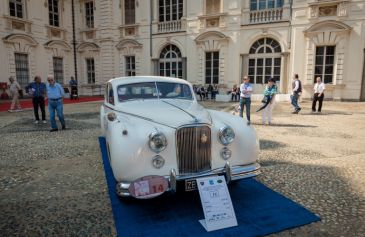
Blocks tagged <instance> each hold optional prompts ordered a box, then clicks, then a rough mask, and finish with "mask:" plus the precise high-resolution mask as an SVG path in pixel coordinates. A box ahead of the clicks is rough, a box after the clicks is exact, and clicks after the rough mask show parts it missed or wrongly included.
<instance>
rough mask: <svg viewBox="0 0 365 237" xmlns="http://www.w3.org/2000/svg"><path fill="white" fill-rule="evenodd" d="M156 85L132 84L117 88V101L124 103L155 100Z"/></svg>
mask: <svg viewBox="0 0 365 237" xmlns="http://www.w3.org/2000/svg"><path fill="white" fill-rule="evenodd" d="M156 91H157V90H156V85H155V83H154V82H142V83H133V84H126V85H120V86H118V89H117V93H118V100H119V101H120V102H124V101H127V100H134V99H156V98H158V95H157V93H156Z"/></svg>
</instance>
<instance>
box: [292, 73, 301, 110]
mask: <svg viewBox="0 0 365 237" xmlns="http://www.w3.org/2000/svg"><path fill="white" fill-rule="evenodd" d="M301 94H302V82H301V81H300V80H299V76H298V74H294V76H293V82H292V94H291V96H290V99H291V104H292V105H293V107H294V111H293V112H292V113H293V114H298V113H299V111H300V110H301V109H302V108H300V106H299V104H298V99H299V96H300V95H301Z"/></svg>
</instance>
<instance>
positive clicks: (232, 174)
mask: <svg viewBox="0 0 365 237" xmlns="http://www.w3.org/2000/svg"><path fill="white" fill-rule="evenodd" d="M260 173H261V172H260V165H259V164H258V163H253V164H249V165H242V166H241V165H237V166H230V165H229V162H227V163H226V165H225V166H224V168H223V169H215V170H211V171H209V172H203V173H199V174H191V175H176V171H175V170H174V169H172V170H171V171H170V175H169V176H165V179H166V180H167V182H168V183H169V189H168V190H167V191H170V192H176V184H177V182H178V181H183V180H186V179H194V178H201V177H205V176H212V175H224V176H225V178H226V181H227V184H228V183H230V182H231V181H235V180H240V179H245V178H250V177H254V176H257V175H259V174H260ZM130 184H131V183H130V182H119V183H117V185H116V192H117V194H118V196H120V197H130V196H131V195H130V193H129V186H130Z"/></svg>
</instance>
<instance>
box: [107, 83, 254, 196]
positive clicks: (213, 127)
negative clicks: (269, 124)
mask: <svg viewBox="0 0 365 237" xmlns="http://www.w3.org/2000/svg"><path fill="white" fill-rule="evenodd" d="M140 83H142V84H140ZM143 83H149V84H148V85H152V84H151V83H154V85H156V91H158V92H157V93H156V91H155V92H154V93H152V94H149V96H151V95H152V96H157V97H158V98H148V99H138V98H136V99H130V100H128V99H126V100H124V99H122V98H127V97H124V95H127V92H128V91H127V90H134V86H135V85H136V88H137V89H136V91H138V90H139V91H143V92H135V93H144V91H145V90H144V89H142V90H141V89H140V86H141V85H144V84H143ZM171 83H176V85H177V86H176V87H178V86H180V87H181V88H182V89H183V90H184V93H185V92H186V94H188V95H189V93H191V99H177V98H171V99H170V98H162V95H163V92H161V90H160V87H161V88H165V85H167V86H171V85H172V84H171ZM137 86H138V87H137ZM163 86H164V87H163ZM131 88H132V89H131ZM142 88H145V87H142ZM147 89H148V88H147ZM147 89H146V90H147ZM187 90H190V92H189V91H187ZM128 93H129V92H128ZM169 94H171V93H169ZM128 95H129V94H128ZM134 96H135V95H134ZM166 96H168V95H166ZM137 97H138V95H137ZM184 98H185V97H184ZM100 118H101V129H102V134H103V135H104V136H105V138H106V143H107V148H108V154H109V161H110V165H111V167H112V170H113V174H114V177H115V180H116V182H117V187H116V191H117V193H118V195H119V196H122V197H127V196H134V197H136V198H152V197H155V196H158V195H160V194H162V193H164V192H165V191H176V189H177V183H178V182H184V181H185V180H192V179H194V178H197V177H202V176H210V175H225V176H226V180H227V181H228V182H230V181H233V180H238V179H242V178H248V177H252V176H256V175H257V174H259V173H260V171H259V168H260V165H259V164H258V163H257V158H258V151H259V147H258V139H257V137H256V132H255V130H254V129H253V127H252V126H248V125H247V124H246V122H245V121H244V120H243V119H242V118H240V117H238V116H234V115H231V114H229V113H225V112H220V111H215V110H207V109H205V108H204V107H202V106H201V105H199V104H198V102H197V100H196V97H195V94H194V91H193V88H192V86H191V84H190V83H189V82H187V81H185V80H182V79H176V78H166V77H152V76H137V77H122V78H115V79H111V80H110V81H108V83H107V86H106V95H105V100H104V104H103V105H102V106H101V109H100ZM227 127H230V128H232V129H233V131H234V139H233V141H232V142H231V143H230V144H227V145H223V144H222V142H221V140H220V137H219V134H220V129H222V128H226V129H227ZM224 131H225V132H227V133H228V134H229V135H227V136H228V139H230V138H232V136H233V135H232V133H229V131H230V130H224ZM156 133H159V134H161V133H162V134H163V135H164V136H165V138H166V141H167V144H166V146H162V147H165V148H164V149H163V150H162V151H155V150H153V149H152V148H151V145H150V144H151V143H150V139H151V138H150V136H152V135H151V134H156ZM209 133H210V134H209ZM224 134H226V133H224ZM157 138H158V137H157ZM157 138H156V137H154V138H153V139H152V140H153V142H152V144H153V145H152V147H154V145H155V144H157V145H159V144H161V139H160V140H158V139H157ZM192 140H194V141H192ZM162 144H163V143H162ZM192 149H193V150H194V151H192ZM222 149H224V151H225V152H224V154H227V156H229V153H230V154H231V156H230V157H229V158H227V157H225V158H223V155H222V154H221V153H222ZM227 150H228V151H227ZM188 154H195V155H193V156H190V155H188ZM156 156H158V157H157V160H158V161H156V162H157V163H156V164H157V165H158V166H159V165H161V164H162V163H164V164H163V165H162V167H158V168H156V166H157V165H156V166H155V164H154V163H153V162H152V159H154V158H155V157H156ZM201 157H202V158H201ZM200 158H201V160H199V159H200ZM162 161H163V162H162ZM199 162H200V163H199ZM208 168H209V169H208ZM154 177H155V178H156V177H160V178H161V177H163V179H164V180H165V181H166V182H165V181H164V185H163V188H162V186H160V187H161V190H159V192H148V190H149V189H148V188H151V187H152V186H151V182H152V183H153V182H161V179H160V180H155V179H154ZM146 180H147V181H146ZM131 185H133V187H131ZM141 185H142V186H143V185H145V186H146V188H147V191H146V192H147V193H145V194H143V193H142V194H140V193H139V192H140V191H136V192H138V193H137V194H136V193H135V192H134V191H132V193H131V188H132V189H133V188H136V187H137V186H138V188H140V186H141ZM148 185H150V186H148ZM133 190H134V189H133Z"/></svg>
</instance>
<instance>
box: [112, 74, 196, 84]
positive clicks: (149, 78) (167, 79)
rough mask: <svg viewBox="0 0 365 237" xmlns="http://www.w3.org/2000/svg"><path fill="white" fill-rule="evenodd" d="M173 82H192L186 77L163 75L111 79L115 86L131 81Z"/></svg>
mask: <svg viewBox="0 0 365 237" xmlns="http://www.w3.org/2000/svg"><path fill="white" fill-rule="evenodd" d="M151 81H156V82H173V83H183V84H188V85H190V83H189V82H188V81H186V80H184V79H179V78H173V77H162V76H133V77H117V78H113V79H110V80H109V81H108V82H110V83H111V84H112V85H113V86H118V85H123V84H131V83H140V82H151Z"/></svg>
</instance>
